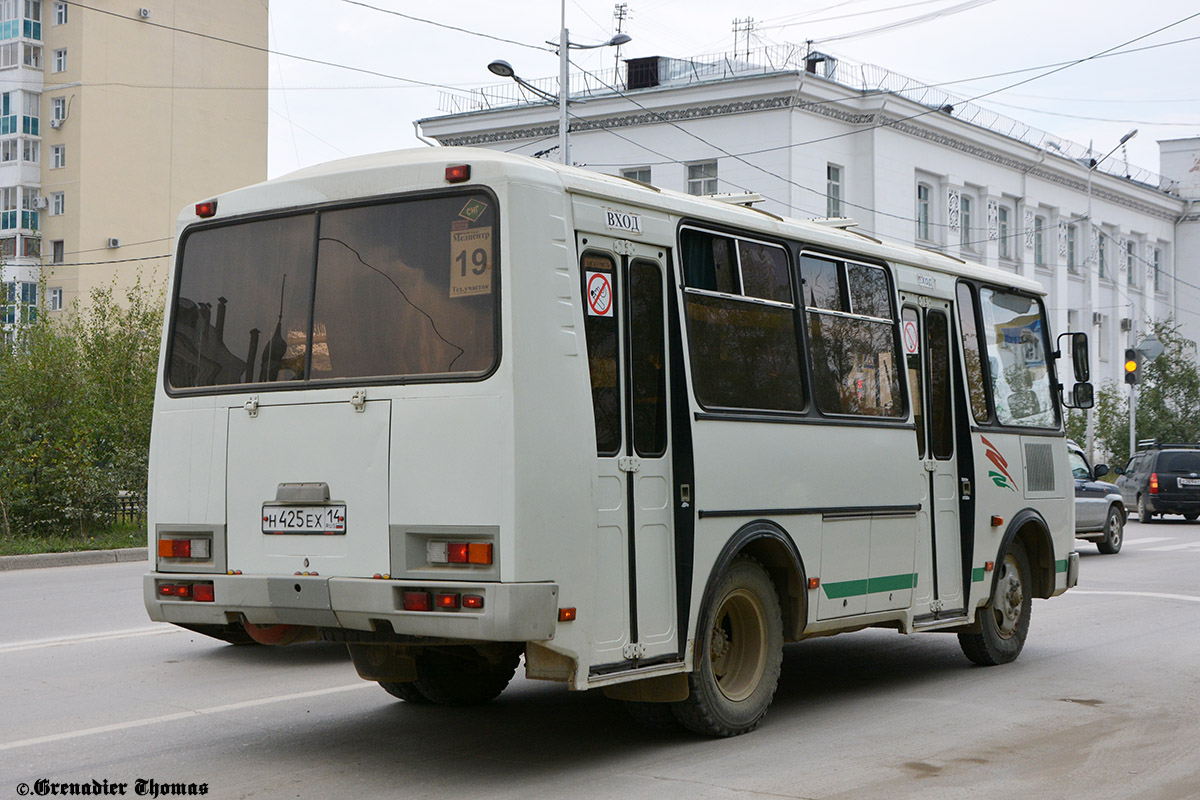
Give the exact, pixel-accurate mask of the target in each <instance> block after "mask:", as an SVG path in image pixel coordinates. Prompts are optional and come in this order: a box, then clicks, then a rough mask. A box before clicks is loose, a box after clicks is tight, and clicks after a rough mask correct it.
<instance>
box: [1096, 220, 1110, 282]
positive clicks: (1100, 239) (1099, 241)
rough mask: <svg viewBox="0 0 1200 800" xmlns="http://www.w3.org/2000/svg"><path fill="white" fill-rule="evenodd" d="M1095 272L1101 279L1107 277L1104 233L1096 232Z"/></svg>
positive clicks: (1106, 241) (1106, 251)
mask: <svg viewBox="0 0 1200 800" xmlns="http://www.w3.org/2000/svg"><path fill="white" fill-rule="evenodd" d="M1096 271H1097V273H1098V274H1099V275H1100V277H1101V278H1107V277H1108V237H1107V236H1105V235H1104V231H1097V232H1096Z"/></svg>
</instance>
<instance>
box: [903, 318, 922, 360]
mask: <svg viewBox="0 0 1200 800" xmlns="http://www.w3.org/2000/svg"><path fill="white" fill-rule="evenodd" d="M918 341H919V340H918V339H917V323H916V320H911V319H906V320H904V354H905V355H907V356H915V355H916V354H917V353H918V352H919V350H920V348H919V346H918V344H917V343H918Z"/></svg>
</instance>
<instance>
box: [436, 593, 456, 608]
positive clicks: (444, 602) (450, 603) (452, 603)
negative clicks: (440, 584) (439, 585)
mask: <svg viewBox="0 0 1200 800" xmlns="http://www.w3.org/2000/svg"><path fill="white" fill-rule="evenodd" d="M437 607H438V608H458V595H457V594H455V593H446V594H439V595H438V596H437Z"/></svg>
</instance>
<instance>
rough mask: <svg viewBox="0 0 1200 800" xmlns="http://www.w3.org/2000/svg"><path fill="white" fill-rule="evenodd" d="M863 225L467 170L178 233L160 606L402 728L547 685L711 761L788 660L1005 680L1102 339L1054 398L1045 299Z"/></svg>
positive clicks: (155, 528) (309, 173)
mask: <svg viewBox="0 0 1200 800" xmlns="http://www.w3.org/2000/svg"><path fill="white" fill-rule="evenodd" d="M846 228H847V225H846V224H845V223H844V222H839V221H836V220H825V221H807V222H806V221H797V220H784V219H780V218H778V217H775V216H773V215H771V214H767V213H763V212H760V211H757V210H754V209H753V208H751V207H747V206H745V205H737V204H733V203H729V202H721V201H718V200H715V199H709V198H699V197H692V196H688V195H683V194H677V193H673V192H668V191H665V190H662V191H660V190H659V189H656V188H654V187H651V186H646V185H643V184H639V183H636V182H632V181H628V180H625V179H621V178H616V177H610V176H605V175H600V174H596V173H593V172H588V171H584V170H580V169H575V168H565V167H561V166H559V165H556V164H549V163H545V162H541V161H535V160H531V159H527V158H523V157H517V156H510V155H506V154H500V153H494V152H488V151H483V150H475V149H456V148H432V149H424V150H416V151H407V152H398V153H389V154H384V155H378V156H370V157H361V158H352V159H349V160H345V161H339V162H336V163H332V164H327V165H324V166H319V167H314V168H310V169H305V170H301V171H299V172H297V173H294V174H292V175H289V176H286V177H283V178H280V179H277V180H273V181H268V182H266V183H263V184H259V185H257V186H251V187H249V188H246V189H241V190H239V191H234V192H230V193H228V194H224V195H221V196H219V197H217V198H215V199H213V200H211V201H208V202H205V203H200V204H198V205H197V206H196V207H195V209H194V211H193V210H192V209H188V210H187V211H186V212H185V213H184V214H183V216H182V217H181V219H180V223H179V232H178V240H177V246H176V255H175V260H174V269H173V276H172V279H171V284H170V289H169V297H170V299H169V309H168V314H167V320H166V323H165V326H164V338H163V354H162V359H161V381H160V382H159V386H158V389H157V397H156V402H155V409H154V415H155V416H154V425H153V436H152V442H151V463H150V471H151V477H150V507H149V544H150V550H151V553H152V555H153V556H154V558H155V560H154V562H153V564H154V567H153V570H152V571H151V572H150V573H149V574H147V575H146V576H145V579H144V590H145V601H146V607H147V609H148V610H149V613H150V616H151V617H152V618H153V619H155V620H164V621H167V622H172V623H175V624H177V625H181V626H184V627H186V628H189V629H192V630H195V631H199V632H202V633H205V634H209V635H212V636H216V637H219V638H222V639H225V640H227V641H232V642H243V641H244V642H249V641H251V640H253V641H256V642H260V643H266V644H285V643H288V642H293V641H299V640H303V639H314V638H323V639H325V640H327V641H339V642H346V643H347V644H348V646H349V651H350V655H351V657H352V659H353V662H354V664H355V666H356V668H357V669H358V672H359V674H360V675H361V676H362V677H364V678H365V679H368V680H374V681H378V682H379V683H380V684H381V685H382V687H383V688H384V689H386V690H387V691H388V692H390V693H391V694H393V695H395V696H397V697H400V698H402V699H404V700H407V701H410V702H426V703H443V704H467V703H479V702H484V701H487V700H490V699H491V698H493V697H495V696H496V695H497V694H499V692H500V691H502V690H503V688H504V687H505V685H506V684H507V683H508V682H509V681H510V679H511V678H512V676H513V674H514V671H515V669H516V668H517V667H518V666H519V665H520V663H521V658H522V657H523V659H524V669H525V673H526V675H527V676H528V677H530V678H534V679H544V680H552V681H559V682H562V683H565V684H566V685H567V686H568V687H569V688H570V689H574V690H586V689H592V688H599V687H602V688H603V689H604V690H605V692H606V693H607V694H609V695H610V696H613V697H615V698H617V699H619V700H623V701H625V702H626V703H628V704H629V707H630V709H631V710H632V711H633V713H634V715H635V716H638V717H640V718H643V719H644V720H646V721H649V722H652V723H655V724H678V725H682V726H684V727H685V728H688V729H691V730H694V731H697V732H700V733H705V734H710V735H732V734H738V733H742V732H745V731H747V730H750V729H752V728H754V727H755V726H756V725H757V724H758V722H759V721H760V720H761V718H762V716H763V714H764V713H765V712H766V710H767V707H768V705H769V704H770V701H771V698H772V696H773V694H774V691H775V685H776V682H777V678H778V676H779V672H780V662H781V657H782V647H783V644H784V643H785V642H795V641H798V640H801V639H804V638H807V637H811V636H818V635H826V634H830V633H835V632H839V631H850V630H857V629H862V628H866V627H880V628H891V629H895V630H897V631H899V632H901V633H910V634H911V633H919V632H929V631H939V632H954V633H957V634H958V638H959V641H960V643H961V646H962V649H963V650H964V651H965V653H966V655H967V656H968V657H969V658H970V659H971V660H972V661H974V662H976V663H980V664H998V663H1002V662H1007V661H1011V660H1012V659H1014V658H1016V657H1017V655H1018V653H1019V652H1020V651H1021V648H1022V645H1023V643H1024V641H1025V638H1026V634H1027V632H1028V628H1029V624H1030V600H1031V598H1034V597H1043V598H1048V597H1052V596H1054V595H1058V594H1061V593H1062V592H1064V591H1066V590H1067V589H1068V588H1070V587H1071V586H1073V585H1075V582H1076V579H1077V573H1078V561H1077V558H1078V556H1077V554H1075V553H1074V552H1073V545H1074V525H1073V513H1074V510H1073V482H1072V480H1071V471H1070V469H1069V467H1068V464H1067V451H1066V447H1065V440H1064V435H1063V427H1062V412H1061V409H1060V403H1062V402H1066V401H1067V400H1070V401H1071V402H1072V403H1073V404H1074V405H1088V404H1090V402H1091V399H1090V397H1091V386H1090V384H1087V383H1085V381H1086V380H1087V375H1086V365H1087V347H1086V337H1084V336H1083V334H1071V335H1069V336H1070V339H1069V340H1068V342H1067V343H1068V344H1071V345H1073V346H1072V348H1071V350H1070V352H1071V355H1072V359H1071V360H1072V361H1073V366H1074V370H1073V372H1074V375H1073V377H1074V379H1075V380H1074V382H1073V383H1074V388H1072V389H1069V390H1064V388H1063V386H1062V385H1061V384H1060V383H1059V378H1058V377H1057V376H1056V366H1055V359H1056V358H1057V357H1058V356H1059V353H1060V352H1063V351H1065V350H1066V348H1062V350H1060V349H1059V348H1058V347H1057V346H1056V343H1055V341H1054V340H1053V339H1052V338H1051V335H1050V330H1049V325H1048V321H1047V317H1046V311H1045V308H1044V305H1043V301H1042V292H1041V290H1040V289H1039V287H1038V285H1037V284H1036V283H1034V282H1032V281H1030V280H1026V279H1024V278H1021V277H1018V276H1015V275H1013V274H1010V273H1008V272H1002V271H999V270H995V269H989V268H985V267H982V266H976V265H971V264H966V263H964V262H962V261H959V260H956V259H953V258H948V257H945V256H942V255H939V254H936V253H933V252H929V251H924V250H917V249H913V248H908V247H898V246H893V245H887V244H882V243H880V242H878V241H875V240H873V239H871V238H869V237H865V236H862V235H858V234H856V233H854V232H853V230H847V229H846ZM1064 336H1068V335H1067V334H1064ZM1064 398H1065V399H1064Z"/></svg>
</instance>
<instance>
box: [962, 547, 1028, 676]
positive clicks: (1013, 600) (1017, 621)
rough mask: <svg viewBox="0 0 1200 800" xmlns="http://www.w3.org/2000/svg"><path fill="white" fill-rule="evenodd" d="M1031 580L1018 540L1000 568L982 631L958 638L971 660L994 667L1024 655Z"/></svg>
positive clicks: (981, 617)
mask: <svg viewBox="0 0 1200 800" xmlns="http://www.w3.org/2000/svg"><path fill="white" fill-rule="evenodd" d="M1031 577H1032V575H1031V573H1030V569H1029V556H1028V554H1027V553H1026V552H1025V546H1024V545H1023V544H1021V542H1019V541H1015V540H1014V541H1013V543H1012V544H1011V545H1009V547H1008V552H1006V553H1005V554H1004V558H1003V559H1001V561H1000V563H999V565H998V573H997V575H996V580H995V583H994V584H993V588H992V598H991V600H990V601H988V604H987V605H986V606H984V607H983V608H981V609H980V610H979V631H978V632H977V633H960V634H959V635H958V643H959V645H960V646H961V647H962V650H963V653H965V654H966V656H967V658H969V659H971V661H973V662H975V663H976V664H979V665H981V666H987V667H990V666H995V665H996V664H1007V663H1009V662H1010V661H1015V660H1016V658H1017V656H1019V655H1020V654H1021V648H1022V647H1024V646H1025V636H1026V635H1027V634H1028V633H1029V615H1030V611H1031V610H1032V607H1033V597H1032V595H1031V593H1030V592H1031V590H1032V589H1033V585H1032V583H1031Z"/></svg>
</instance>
